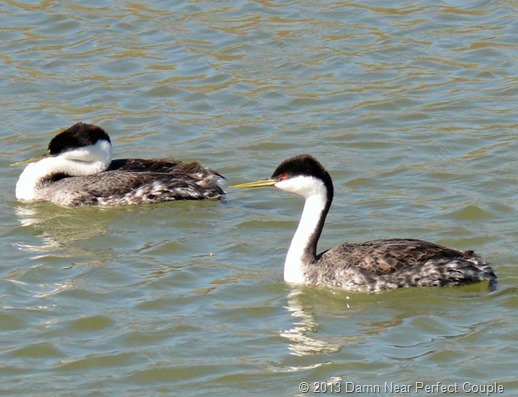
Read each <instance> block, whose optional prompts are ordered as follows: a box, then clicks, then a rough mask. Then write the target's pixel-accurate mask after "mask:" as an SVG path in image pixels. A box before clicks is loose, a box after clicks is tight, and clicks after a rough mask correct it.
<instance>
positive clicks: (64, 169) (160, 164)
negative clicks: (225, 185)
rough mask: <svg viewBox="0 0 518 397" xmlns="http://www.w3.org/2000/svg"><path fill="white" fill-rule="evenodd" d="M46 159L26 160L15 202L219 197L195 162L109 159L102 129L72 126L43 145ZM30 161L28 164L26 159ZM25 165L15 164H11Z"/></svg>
mask: <svg viewBox="0 0 518 397" xmlns="http://www.w3.org/2000/svg"><path fill="white" fill-rule="evenodd" d="M48 154H49V156H47V157H44V158H42V159H40V160H39V161H36V162H31V163H30V164H28V165H27V167H26V168H25V169H24V170H23V172H22V174H21V175H20V177H19V179H18V182H17V183H16V198H17V199H18V200H22V201H50V202H52V203H54V204H57V205H63V206H82V205H103V206H115V205H130V204H145V203H159V202H165V201H174V200H204V199H219V198H221V197H222V196H223V195H224V194H225V193H224V191H223V190H222V189H221V187H220V186H218V184H217V181H218V179H220V178H223V177H222V176H221V175H220V174H218V173H217V172H215V171H212V170H210V169H208V168H205V167H203V166H202V165H201V164H199V163H197V162H193V163H183V162H181V161H175V160H169V159H118V160H113V161H112V159H111V156H112V145H111V140H110V137H109V136H108V134H107V133H106V131H104V130H103V129H102V128H101V127H98V126H96V125H93V124H86V123H77V124H74V125H73V126H72V127H70V128H68V129H66V130H65V131H63V132H61V133H60V134H58V135H56V136H55V137H54V138H53V139H52V140H51V141H50V143H49V147H48ZM29 161H31V160H29ZM23 163H27V161H25V162H21V163H17V164H14V165H19V164H23Z"/></svg>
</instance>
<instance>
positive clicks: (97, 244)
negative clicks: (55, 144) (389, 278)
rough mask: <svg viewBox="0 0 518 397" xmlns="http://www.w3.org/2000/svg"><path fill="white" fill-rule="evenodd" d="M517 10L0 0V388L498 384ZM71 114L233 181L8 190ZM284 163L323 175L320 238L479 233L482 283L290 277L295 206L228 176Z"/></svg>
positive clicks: (8, 391)
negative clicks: (124, 197)
mask: <svg viewBox="0 0 518 397" xmlns="http://www.w3.org/2000/svg"><path fill="white" fill-rule="evenodd" d="M517 11H518V10H517V6H516V4H515V3H514V2H512V1H461V0H458V1H453V0H451V1H440V2H436V1H434V2H432V1H421V2H413V1H412V2H410V1H395V2H390V4H388V3H387V2H384V1H379V0H372V1H367V2H365V1H362V2H354V1H349V2H343V1H308V2H295V1H251V2H241V1H226V2H210V1H198V2H188V1H165V0H163V1H159V0H143V1H140V2H138V3H136V2H131V1H125V0H120V1H116V2H105V1H89V2H87V3H85V2H80V1H68V2H58V1H52V0H41V1H37V0H32V1H13V0H6V1H4V2H3V3H2V4H1V5H0V26H1V27H2V28H1V29H0V36H1V37H2V40H1V41H0V71H1V74H0V76H1V77H0V90H1V92H2V94H3V95H1V97H0V105H1V107H2V127H1V130H0V142H1V143H2V148H3V152H4V155H3V156H2V158H1V159H0V161H1V164H0V165H1V167H2V169H3V170H4V172H3V173H2V175H1V176H0V178H1V183H2V186H4V189H2V191H1V192H0V194H1V200H0V206H1V212H0V216H1V217H2V226H1V237H0V243H1V247H2V251H1V252H2V261H1V264H0V358H1V360H0V392H1V394H2V395H9V396H11V395H12V396H15V395H28V396H29V395H35V396H36V395H37V396H68V395H78V396H102V395H114V396H116V395H121V396H123V395H124V396H128V395H138V396H156V395H181V396H200V395H212V396H227V395H265V394H271V395H276V396H277V395H278V396H294V395H302V394H303V393H302V392H301V389H300V384H301V382H308V386H309V387H310V393H308V394H316V393H312V392H314V391H316V387H317V386H321V387H322V385H325V386H326V387H332V386H333V385H335V384H337V382H338V383H339V384H340V385H341V386H342V387H343V389H342V390H341V394H345V387H350V386H351V385H355V386H369V385H384V384H385V382H388V383H390V382H393V383H394V384H397V385H407V384H410V385H414V386H415V382H422V383H423V384H427V385H434V384H437V382H441V384H443V385H448V386H452V387H453V386H454V385H458V388H459V392H458V393H457V395H470V396H473V395H484V394H481V393H474V392H473V390H471V392H469V390H468V391H466V390H462V387H463V385H464V384H466V385H467V386H466V387H469V385H475V386H477V385H481V386H487V385H493V384H494V383H495V382H496V383H497V384H498V385H500V386H502V387H503V388H504V390H505V393H504V395H508V396H512V395H516V394H518V381H517V376H516V374H517V373H516V368H517V364H518V360H517V358H516V357H518V355H517V353H518V351H517V349H516V345H517V336H516V329H517V325H518V324H517V321H516V309H517V307H518V300H517V298H516V296H517V294H516V293H517V290H518V288H517V285H518V284H517V280H518V273H517V271H516V265H517V261H516V255H515V247H516V241H517V239H518V233H517V232H516V207H517V204H518V194H517V191H516V185H517V177H516V166H517V162H516V153H517V152H518V144H517V134H516V127H517V119H516V108H517V105H518V101H517V94H518V92H517V88H516V87H517V82H518V67H517V57H516V54H517V52H516V50H517V46H516V43H517V42H518V22H517V15H518V13H517ZM77 121H86V122H92V123H96V124H99V125H101V126H102V127H104V128H105V129H107V130H108V132H109V133H110V135H111V137H112V141H113V143H114V151H115V154H116V157H128V156H139V157H166V156H171V157H176V158H179V159H182V160H194V159H197V160H200V161H202V162H203V163H204V164H205V165H208V166H210V167H212V168H214V169H216V170H218V171H220V172H221V173H222V174H224V175H225V176H226V177H227V178H228V182H225V189H226V190H227V191H228V195H227V198H226V200H224V201H223V202H221V203H215V202H202V203H200V202H182V203H172V204H163V205H155V206H142V207H132V208H117V209H98V208H81V209H66V208H58V207H55V206H52V205H48V204H34V205H27V204H22V203H18V202H16V201H15V199H14V185H15V183H16V180H17V177H18V175H19V173H20V169H18V168H12V167H9V164H10V163H13V162H15V161H19V160H22V159H25V158H28V157H31V156H34V155H37V154H40V153H41V152H43V151H44V149H45V148H46V145H47V144H48V141H49V140H50V138H51V137H52V136H53V135H54V134H55V133H57V132H59V131H61V130H62V129H64V128H66V127H68V126H70V125H72V124H73V123H75V122H77ZM299 153H311V154H313V155H314V156H315V157H317V158H318V159H320V160H321V162H322V163H323V164H324V165H325V166H326V167H327V168H328V169H329V171H330V172H331V175H332V177H333V178H334V182H335V191H336V197H335V202H334V205H333V207H332V209H331V212H330V215H329V219H328V222H327V225H326V229H325V231H324V233H323V236H322V241H321V243H320V249H322V250H323V249H326V248H329V247H331V246H333V245H335V244H338V243H340V242H342V241H344V240H351V241H363V240H369V239H375V238H386V237H396V236H400V237H418V238H423V239H426V240H430V241H434V242H438V243H441V244H446V245H449V246H452V247H454V248H457V249H462V250H467V249H476V250H477V252H479V253H480V254H482V255H483V256H484V257H486V258H488V259H489V260H490V261H491V262H492V263H494V265H495V268H496V272H497V274H498V277H499V284H498V288H497V289H496V290H495V291H493V292H490V291H487V290H486V288H485V286H484V285H479V286H470V287H463V288H458V289H452V288H445V289H420V290H417V289H411V290H400V291H392V292H387V293H382V294H374V295H366V294H351V293H346V292H342V291H335V290H325V289H321V290H319V289H308V288H292V287H290V286H288V285H286V284H285V283H284V282H283V280H282V265H283V260H284V255H285V253H286V250H287V247H288V245H289V242H290V239H291V236H292V234H293V231H294V229H295V227H296V222H297V220H298V217H299V215H300V211H301V207H302V201H301V199H300V198H298V197H292V196H290V195H288V194H287V193H283V192H278V191H274V190H272V189H270V190H268V189H266V190H254V191H234V190H232V189H229V188H228V184H231V183H239V182H244V181H248V180H255V179H260V178H265V177H269V176H270V174H271V172H272V171H273V169H274V168H275V167H276V166H277V165H278V164H279V163H280V162H281V161H282V160H283V159H285V158H288V157H290V156H292V155H295V154H299ZM315 382H316V383H315ZM466 382H467V383H466ZM335 390H336V389H335ZM349 394H350V395H354V394H358V393H352V392H351V393H349ZM378 394H379V393H378ZM382 394H385V395H401V393H399V394H397V393H390V392H386V391H383V393H382ZM443 394H444V393H440V392H436V393H427V394H423V393H419V394H417V393H416V390H415V388H414V389H411V393H410V394H407V395H443ZM371 395H374V394H372V393H371ZM494 395H502V394H501V393H500V394H494Z"/></svg>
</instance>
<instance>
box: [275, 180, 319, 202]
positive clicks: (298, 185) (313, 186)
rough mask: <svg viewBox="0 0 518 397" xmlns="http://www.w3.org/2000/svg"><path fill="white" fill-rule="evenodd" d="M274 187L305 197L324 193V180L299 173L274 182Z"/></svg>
mask: <svg viewBox="0 0 518 397" xmlns="http://www.w3.org/2000/svg"><path fill="white" fill-rule="evenodd" d="M275 187H276V188H278V189H281V190H284V191H286V192H291V193H295V194H299V195H301V196H303V197H305V198H308V197H309V196H313V195H315V194H316V195H325V194H326V187H325V185H324V182H322V181H321V180H320V179H318V178H315V177H313V176H307V175H299V176H295V177H292V178H288V179H283V180H281V181H279V182H277V183H276V184H275Z"/></svg>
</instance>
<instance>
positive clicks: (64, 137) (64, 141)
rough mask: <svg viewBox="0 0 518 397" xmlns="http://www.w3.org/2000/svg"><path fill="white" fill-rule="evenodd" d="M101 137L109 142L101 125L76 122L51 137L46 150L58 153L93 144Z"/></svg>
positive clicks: (54, 153) (53, 153) (50, 152)
mask: <svg viewBox="0 0 518 397" xmlns="http://www.w3.org/2000/svg"><path fill="white" fill-rule="evenodd" d="M101 139H104V140H105V141H108V142H110V143H111V140H110V137H109V136H108V134H107V133H106V131H105V130H103V129H102V128H101V127H98V126H96V125H94V124H87V123H77V124H74V125H73V126H72V127H70V128H67V129H66V130H65V131H63V132H61V133H59V134H58V135H56V136H55V137H54V138H52V140H51V141H50V143H49V148H48V152H49V154H51V155H58V154H60V153H63V152H66V151H67V150H71V149H76V148H79V147H83V146H89V145H95V144H96V143H97V141H99V140H101Z"/></svg>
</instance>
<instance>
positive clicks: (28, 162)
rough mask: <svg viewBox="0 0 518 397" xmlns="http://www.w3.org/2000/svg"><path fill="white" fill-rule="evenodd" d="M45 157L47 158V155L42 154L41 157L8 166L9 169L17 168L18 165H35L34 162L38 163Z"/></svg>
mask: <svg viewBox="0 0 518 397" xmlns="http://www.w3.org/2000/svg"><path fill="white" fill-rule="evenodd" d="M45 157H48V154H42V155H41V156H37V157H33V158H31V159H27V160H22V161H18V162H17V163H13V164H9V166H10V167H19V166H20V165H26V164H30V163H35V162H36V161H40V160H42V159H44V158H45Z"/></svg>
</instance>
